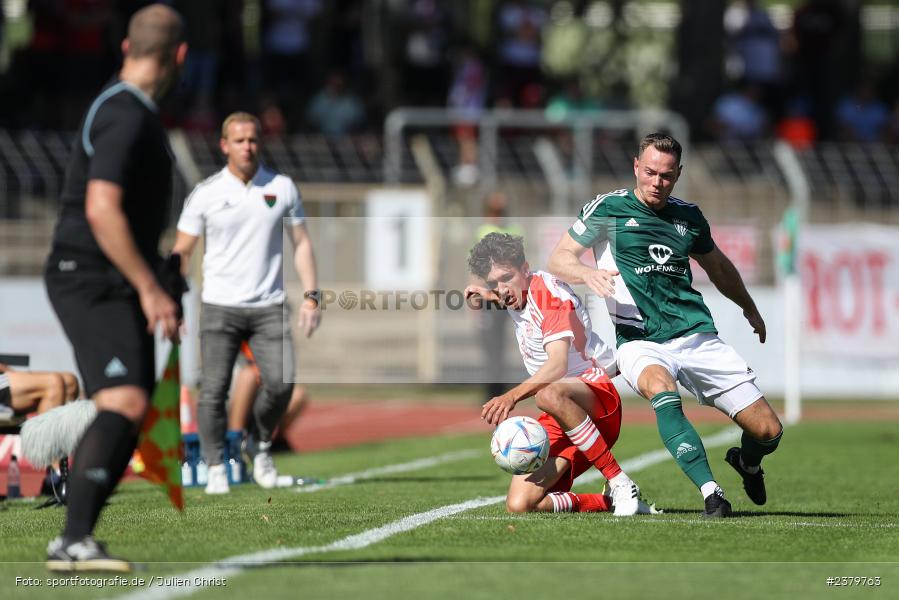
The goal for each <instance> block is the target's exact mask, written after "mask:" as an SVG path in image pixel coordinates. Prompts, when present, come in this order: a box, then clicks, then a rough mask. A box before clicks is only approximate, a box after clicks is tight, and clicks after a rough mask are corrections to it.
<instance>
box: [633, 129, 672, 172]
mask: <svg viewBox="0 0 899 600" xmlns="http://www.w3.org/2000/svg"><path fill="white" fill-rule="evenodd" d="M650 146H652V147H654V148H655V149H656V150H658V151H659V152H664V153H666V154H673V155H674V156H675V157H677V164H680V160H681V154H682V153H683V149H682V148H681V145H680V143H679V142H678V141H677V140H676V139H674V138H673V137H671V136H670V135H668V134H667V133H650V134H649V135H647V136H646V137H644V138H643V139H642V140H640V150H639V152H637V158H640V157H641V156H643V151H644V150H646V149H647V148H649V147H650Z"/></svg>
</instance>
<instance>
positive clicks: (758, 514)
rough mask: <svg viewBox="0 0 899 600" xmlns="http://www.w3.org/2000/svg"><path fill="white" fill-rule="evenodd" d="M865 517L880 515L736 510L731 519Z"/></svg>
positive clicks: (678, 511) (674, 512) (671, 510)
mask: <svg viewBox="0 0 899 600" xmlns="http://www.w3.org/2000/svg"><path fill="white" fill-rule="evenodd" d="M661 509H662V510H663V511H664V514H666V515H696V516H701V515H702V511H701V510H698V509H687V508H665V507H664V506H663V507H661ZM864 516H872V517H873V516H879V515H863V514H858V513H838V512H801V511H791V510H762V511H748V510H735V511H734V512H733V513H731V516H730V517H729V518H731V519H734V518H738V519H741V518H746V517H748V518H752V517H807V518H816V517H818V518H827V519H842V518H846V517H864ZM709 520H710V521H716V520H720V519H709Z"/></svg>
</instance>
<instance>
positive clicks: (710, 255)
mask: <svg viewBox="0 0 899 600" xmlns="http://www.w3.org/2000/svg"><path fill="white" fill-rule="evenodd" d="M691 256H692V257H693V258H694V259H695V260H696V262H698V263H699V266H701V267H702V268H703V269H705V272H706V273H708V275H709V279H710V280H711V282H712V283H713V284H715V287H716V288H718V291H719V292H721V293H722V294H723V295H724V296H725V297H726V298H728V299H729V300H731V301H732V302H733V303H734V304H736V305H737V306H739V307H740V308H742V309H743V316H744V317H746V320H747V321H749V324H750V325H752V330H753V332H754V333H757V334H758V336H759V341H760V342H761V343H763V344H764V343H765V336H766V332H765V320H764V319H762V315H761V314H759V310H758V308H757V307H756V305H755V301H754V300H753V299H752V296H750V295H749V291H748V290H747V289H746V285H745V284H744V283H743V278H742V277H741V276H740V272H739V271H737V268H736V267H735V266H734V263H732V262H731V260H730V259H729V258H727V256H726V255H725V254H724V252H722V251H721V250H720V249H719V248H718V247H717V246H715V247H714V248H712V251H711V252H707V253H706V254H692V255H691Z"/></svg>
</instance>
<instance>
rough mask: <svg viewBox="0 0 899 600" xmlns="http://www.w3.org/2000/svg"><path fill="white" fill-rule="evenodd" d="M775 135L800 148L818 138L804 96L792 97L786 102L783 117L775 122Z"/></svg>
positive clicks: (810, 144) (807, 146) (806, 146)
mask: <svg viewBox="0 0 899 600" xmlns="http://www.w3.org/2000/svg"><path fill="white" fill-rule="evenodd" d="M777 137H779V138H780V139H782V140H784V141H785V142H787V143H789V144H790V145H792V146H793V147H794V148H796V149H799V150H802V149H805V148H809V147H810V146H812V144H814V143H815V140H817V139H818V131H817V130H816V129H815V122H814V121H812V119H811V117H810V116H809V108H808V102H807V101H806V100H805V99H804V98H792V99H790V100H788V101H787V102H786V108H785V114H784V117H783V118H782V119H781V120H780V122H779V123H778V124H777Z"/></svg>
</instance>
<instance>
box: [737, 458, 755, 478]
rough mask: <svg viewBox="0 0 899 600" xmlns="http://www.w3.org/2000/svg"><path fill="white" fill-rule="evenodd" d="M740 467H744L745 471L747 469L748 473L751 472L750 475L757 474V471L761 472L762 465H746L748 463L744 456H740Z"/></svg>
mask: <svg viewBox="0 0 899 600" xmlns="http://www.w3.org/2000/svg"><path fill="white" fill-rule="evenodd" d="M740 468H741V469H743V470H744V471H746V472H747V473H749V474H750V475H755V474H756V473H758V472H759V468H760V467H759V466H758V465H756V466H754V467H748V466H746V463H744V462H743V457H742V456H740Z"/></svg>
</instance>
